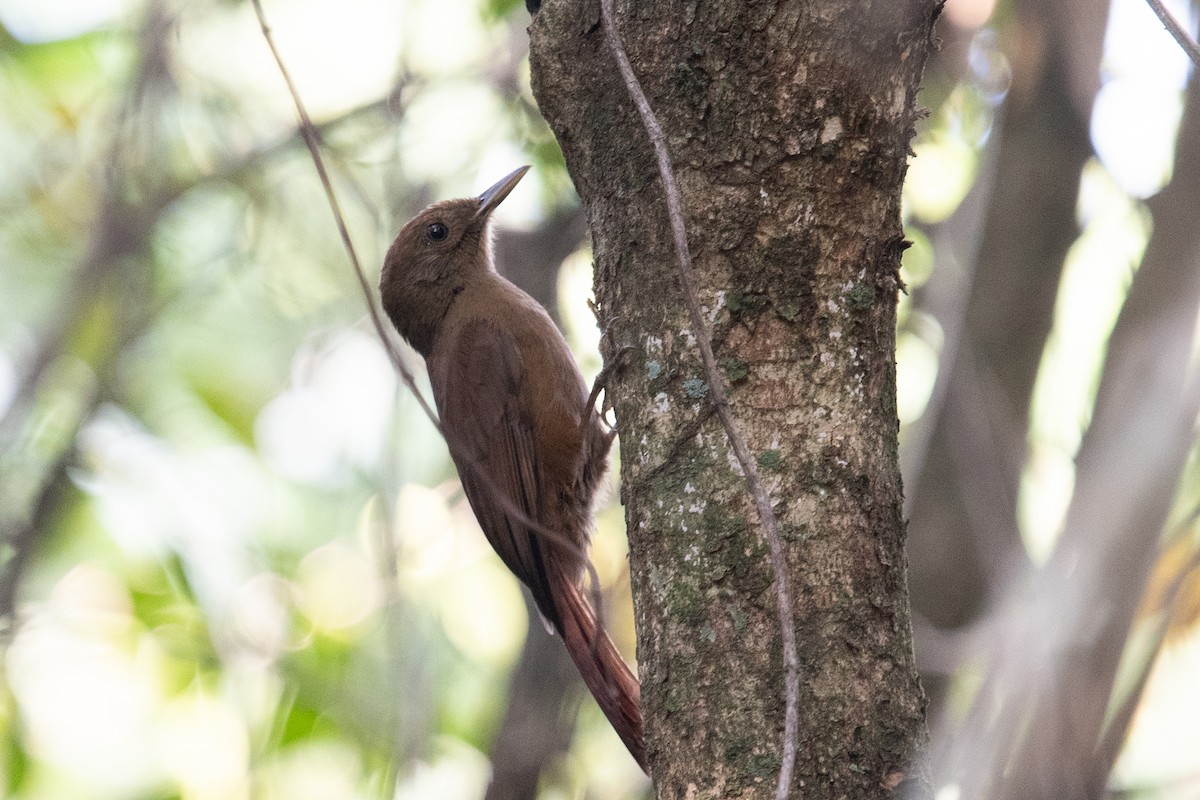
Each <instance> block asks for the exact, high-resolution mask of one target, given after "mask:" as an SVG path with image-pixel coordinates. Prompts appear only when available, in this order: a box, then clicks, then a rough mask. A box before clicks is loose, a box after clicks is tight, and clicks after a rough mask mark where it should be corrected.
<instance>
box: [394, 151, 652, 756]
mask: <svg viewBox="0 0 1200 800" xmlns="http://www.w3.org/2000/svg"><path fill="white" fill-rule="evenodd" d="M528 170H529V167H521V168H520V169H518V170H516V171H515V172H513V173H512V174H511V175H509V176H507V177H506V178H504V179H503V180H501V181H500V182H499V183H497V184H496V185H494V186H492V187H491V188H490V189H488V190H487V191H486V192H484V193H483V194H481V195H480V196H479V197H475V198H467V199H462V200H446V201H444V202H441V203H435V204H434V205H432V206H429V207H428V208H426V209H425V210H424V211H422V212H421V213H420V214H418V215H417V216H416V217H415V218H414V219H413V220H412V221H410V222H409V223H408V224H407V225H405V226H404V228H403V229H401V231H400V234H399V236H397V237H396V241H395V242H393V243H392V246H391V248H390V249H389V250H388V253H387V257H386V259H385V260H384V263H383V274H382V276H381V277H380V285H379V289H380V294H381V295H382V297H383V308H384V310H385V311H386V312H387V315H388V317H390V318H391V320H392V324H394V325H395V326H396V330H398V331H399V332H400V335H401V336H403V337H404V338H405V339H406V340H408V343H409V344H411V345H412V346H413V347H414V348H415V349H416V350H417V352H419V353H420V354H421V355H423V356H424V357H425V363H426V367H427V368H428V372H429V379H430V383H431V384H432V386H433V397H434V401H435V402H436V404H437V409H438V414H439V415H440V416H441V423H442V431H443V433H444V434H445V437H446V443H447V445H448V446H449V449H450V455H451V457H453V459H454V463H455V465H456V466H457V467H458V474H459V477H460V478H461V479H462V485H463V490H464V491H465V492H466V495H467V500H468V501H470V503H471V508H472V510H474V512H475V517H476V518H477V519H478V520H479V525H480V527H481V528H483V532H484V534H485V535H486V536H487V538H488V541H489V542H491V544H492V547H493V548H495V550H496V553H497V554H498V555H499V556H500V558H501V560H503V561H504V563H505V564H506V565H507V566H508V568H509V569H510V570H512V572H513V573H514V574H515V575H516V576H517V577H518V578H519V579H520V580H521V582H522V583H524V584H525V585H526V586H527V587H529V591H530V593H531V594H532V595H533V600H534V602H535V603H536V604H537V607H538V609H539V610H540V611H541V613H542V616H543V617H545V619H546V620H547V621H548V622H549V623H550V624H551V625H552V626H553V627H554V629H555V630H556V631H557V632H558V633H559V635H560V636H562V639H563V642H564V643H565V644H566V647H567V651H568V652H569V653H570V655H571V659H572V660H573V661H574V662H575V665H576V667H578V669H579V672H580V674H581V675H582V676H583V680H584V682H585V683H586V684H587V687H588V689H590V690H591V692H592V694H593V695H594V696H595V698H596V702H597V703H599V705H600V708H601V710H603V711H604V714H605V716H607V717H608V719H609V721H610V722H611V723H612V726H613V727H614V728H615V729H616V731H617V734H618V735H619V736H620V737H621V740H622V741H623V742H624V743H625V746H626V747H627V748H629V752H630V753H631V754H632V755H633V757H634V758H635V759H636V760H637V762H638V765H639V766H641V768H642V769H643V770H646V769H647V767H646V753H645V747H644V745H643V741H642V714H641V707H640V688H639V686H638V681H637V678H635V677H634V676H633V673H632V672H631V671H630V669H629V667H628V666H626V664H625V662H624V661H623V660H622V659H621V656H620V654H619V653H618V652H617V649H616V647H615V646H614V645H613V642H612V640H611V639H610V638H609V637H608V635H607V634H606V633H605V632H604V630H603V628H601V627H600V626H598V625H597V622H596V614H595V612H594V610H593V609H592V606H591V604H590V603H589V602H588V600H587V598H586V597H585V595H584V593H583V591H582V590H581V588H580V580H581V577H582V572H583V570H584V566H585V564H586V555H585V553H586V550H587V546H588V539H589V533H590V528H591V506H592V498H593V496H594V495H595V491H596V487H597V485H598V484H599V482H600V480H601V478H602V477H603V476H604V471H605V469H606V467H607V463H606V456H607V455H608V450H609V447H610V446H611V444H612V436H611V434H609V433H608V432H607V431H605V429H604V426H603V425H602V424H601V421H600V417H599V414H597V413H596V411H595V409H594V408H593V407H592V404H591V403H590V402H589V399H590V398H589V393H588V389H587V386H586V384H585V383H584V381H583V377H582V376H581V375H580V373H579V368H578V366H576V364H575V360H574V358H572V356H571V351H570V350H569V349H568V348H567V343H566V342H565V341H564V340H563V337H562V334H561V333H559V331H558V328H557V327H556V326H555V324H554V322H553V321H552V320H551V319H550V316H549V315H548V314H547V313H546V311H545V309H543V308H542V307H541V306H540V305H539V304H538V303H537V301H536V300H534V299H533V298H532V297H530V296H529V295H527V294H526V293H525V292H523V291H521V290H520V289H518V288H517V287H516V286H514V285H513V284H511V283H509V282H508V281H507V280H505V279H504V278H503V277H501V276H500V275H499V274H497V272H496V270H495V267H494V266H493V265H492V254H491V231H490V222H489V220H490V218H491V214H492V212H493V211H494V210H495V209H496V207H497V206H498V205H499V204H500V202H501V201H502V200H504V198H505V197H507V196H508V193H509V192H511V191H512V189H513V187H514V186H516V185H517V182H518V181H520V180H521V178H522V177H523V176H524V175H525V173H526V172H527V171H528Z"/></svg>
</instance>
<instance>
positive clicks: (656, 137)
mask: <svg viewBox="0 0 1200 800" xmlns="http://www.w3.org/2000/svg"><path fill="white" fill-rule="evenodd" d="M612 6H613V4H612V0H600V16H601V18H602V19H603V23H604V36H605V39H606V40H607V41H608V46H609V49H610V50H612V54H613V58H614V59H615V60H616V62H617V68H618V69H619V70H620V72H621V77H622V78H623V79H624V81H625V88H626V89H628V90H629V96H630V97H631V98H632V99H633V103H634V105H635V106H637V110H638V113H639V114H640V115H641V118H642V124H643V125H645V128H646V133H647V135H648V136H649V137H650V142H651V144H653V145H654V154H655V156H657V159H658V173H659V176H660V177H661V178H662V182H663V190H664V192H665V194H666V197H667V215H668V216H669V217H670V220H671V233H672V235H673V237H674V239H675V255H676V257H677V261H676V266H677V267H678V272H679V284H680V288H681V290H682V292H683V298H684V302H685V303H686V304H687V309H688V316H689V317H690V318H691V323H692V327H693V328H694V329H695V334H696V343H697V345H698V346H699V348H700V357H701V360H702V361H703V362H704V371H705V375H706V376H707V378H708V388H709V392H710V393H711V397H712V403H713V407H714V408H716V410H717V415H718V416H719V417H720V418H721V424H722V426H724V428H725V435H726V436H727V437H728V439H729V445H730V447H732V448H733V453H734V456H735V457H736V458H737V460H738V464H740V465H741V468H742V472H743V474H744V475H745V478H746V485H747V487H748V488H749V490H750V494H751V495H752V496H753V498H754V503H755V505H756V506H757V508H758V516H759V520H760V521H761V522H762V527H763V534H764V536H765V538H766V540H767V547H768V549H769V550H770V553H771V567H772V569H773V570H774V572H775V594H776V601H777V604H778V612H779V627H780V634H781V636H782V638H783V670H784V682H785V703H786V705H785V711H784V726H783V757H782V763H781V765H780V767H779V783H778V785H777V786H776V789H775V797H776V800H786V798H787V796H788V790H789V788H790V787H791V783H792V772H793V770H794V768H795V764H796V749H797V736H798V732H799V727H800V712H799V707H800V668H799V663H798V661H797V655H796V622H795V612H794V610H793V608H792V591H791V579H790V576H789V574H788V568H787V558H786V557H785V555H784V551H783V539H782V537H781V536H780V535H779V523H778V522H777V521H776V519H775V511H774V509H773V508H772V507H771V498H770V495H768V493H767V490H766V487H764V486H763V482H762V479H761V478H760V477H759V474H758V465H757V464H756V463H755V461H754V459H753V458H751V457H750V450H749V448H748V447H747V446H746V442H745V440H744V439H743V438H742V435H741V433H740V431H739V430H738V428H737V425H736V423H735V422H734V419H733V414H732V412H731V411H730V409H729V396H728V393H727V392H726V390H725V381H724V378H723V377H722V376H721V372H720V370H719V369H718V368H717V360H716V358H715V357H714V356H713V351H712V338H711V335H710V334H709V330H708V326H707V324H705V321H704V314H703V312H702V311H701V309H700V300H699V296H698V294H697V291H696V276H695V272H694V270H693V267H692V255H691V250H690V248H689V247H688V239H687V231H686V228H685V226H684V222H683V208H682V205H683V204H682V200H681V198H680V194H679V187H678V186H677V185H676V183H675V170H674V167H673V166H672V165H671V154H670V153H669V152H668V151H667V141H666V137H665V136H664V135H663V132H662V126H661V125H659V123H658V117H657V116H656V115H655V113H654V109H653V108H651V107H650V101H649V100H648V99H647V98H646V93H645V92H644V91H643V90H642V86H641V84H640V83H639V82H638V79H637V76H636V75H634V74H633V66H632V65H631V64H630V63H629V56H628V55H627V54H626V52H625V47H624V45H623V44H622V42H621V35H620V33H619V32H618V31H617V26H616V22H615V20H614V16H613V7H612Z"/></svg>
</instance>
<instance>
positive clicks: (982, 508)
mask: <svg viewBox="0 0 1200 800" xmlns="http://www.w3.org/2000/svg"><path fill="white" fill-rule="evenodd" d="M1106 9H1107V3H1087V4H1086V6H1085V5H1080V4H1074V5H1072V4H1046V3H1041V2H1038V1H1037V0H1021V2H1017V3H1016V5H1015V11H1016V20H1015V21H1014V23H1013V24H1012V26H1011V30H1012V34H1013V36H1014V37H1015V39H1016V41H1015V42H1014V43H1013V44H1012V46H1011V47H1010V48H1009V49H1010V50H1011V52H1012V61H1011V64H1012V71H1013V79H1012V83H1011V86H1010V89H1009V93H1008V96H1007V97H1006V99H1005V101H1004V105H1003V106H1002V107H1001V108H1000V109H998V110H997V113H996V121H995V123H994V128H993V131H992V142H991V143H989V145H988V147H987V151H986V152H985V153H984V155H983V163H982V165H981V169H980V176H979V177H978V178H977V185H976V188H975V189H973V190H972V192H971V194H969V195H968V197H967V199H966V200H965V201H964V202H963V204H962V206H961V207H960V210H959V212H958V213H957V214H956V216H955V217H952V218H951V220H950V221H949V222H948V223H946V224H945V225H943V226H942V228H941V229H940V230H939V231H938V232H937V233H938V236H937V239H936V244H937V246H938V249H937V251H936V254H935V258H936V262H935V272H934V278H933V280H931V281H930V282H929V283H928V284H926V286H924V287H922V288H921V289H920V290H919V291H918V292H917V293H916V294H915V295H914V303H915V304H917V305H919V306H920V307H921V308H922V310H925V309H926V308H928V311H929V312H930V313H933V314H934V315H935V316H936V318H937V321H938V322H939V324H941V326H942V330H943V332H944V334H945V339H944V341H945V344H944V346H943V349H942V353H941V358H940V360H939V365H938V377H937V379H936V382H935V384H934V390H933V393H932V395H931V397H930V403H929V406H928V408H927V409H926V412H925V415H924V416H923V418H922V419H921V420H920V421H919V422H918V423H917V425H916V427H915V428H914V429H913V430H912V431H911V435H910V436H909V438H908V439H907V440H906V445H905V449H906V452H905V454H904V462H903V467H904V468H905V470H906V472H905V487H906V489H907V492H906V494H907V497H906V504H907V508H906V511H907V512H908V514H909V517H910V522H909V527H908V531H909V538H908V552H909V563H910V570H911V571H910V582H909V585H910V591H911V596H912V603H913V606H914V608H915V609H916V610H917V611H919V612H920V613H921V614H922V615H923V616H924V617H925V618H926V619H928V620H929V622H930V623H932V624H934V625H938V626H940V627H943V628H958V627H962V626H965V625H969V624H970V623H971V622H972V621H973V620H975V619H976V618H977V617H978V616H979V615H980V614H981V613H984V612H985V611H986V610H987V609H988V608H989V607H990V606H991V605H993V604H994V603H995V602H996V601H997V600H998V599H999V598H1000V597H1001V596H1002V595H1003V593H1004V591H1005V589H1006V587H1007V585H1008V582H1009V581H1010V580H1011V578H1012V577H1013V575H1014V573H1019V572H1020V571H1021V570H1023V569H1024V568H1026V567H1027V566H1028V561H1027V557H1026V555H1025V550H1024V546H1023V544H1022V541H1021V538H1020V529H1019V525H1018V522H1017V498H1018V497H1019V494H1020V485H1021V473H1022V468H1023V466H1024V463H1025V457H1026V447H1027V422H1028V416H1029V407H1030V402H1031V398H1032V395H1033V389H1034V385H1035V381H1036V378H1037V374H1038V369H1039V367H1040V365H1041V360H1042V355H1043V352H1044V350H1045V344H1046V339H1047V336H1048V335H1049V332H1050V329H1051V326H1052V323H1053V315H1054V305H1055V300H1056V297H1057V295H1058V285H1059V278H1060V275H1061V273H1062V268H1063V263H1064V260H1065V257H1066V254H1067V251H1068V249H1069V248H1070V246H1071V244H1072V243H1073V242H1074V241H1075V239H1076V238H1077V236H1078V233H1079V229H1078V223H1077V220H1076V199H1077V195H1078V190H1079V177H1080V173H1081V171H1082V169H1083V165H1084V164H1085V163H1086V161H1087V159H1088V158H1089V157H1091V155H1092V153H1093V151H1092V146H1091V141H1090V138H1089V135H1088V120H1089V116H1090V109H1091V97H1090V96H1088V97H1086V99H1085V97H1084V95H1086V89H1085V88H1084V87H1086V86H1089V85H1090V84H1089V82H1088V81H1087V80H1086V78H1085V76H1086V75H1090V74H1097V75H1098V73H1099V57H1100V51H1101V47H1100V42H1102V41H1103V37H1104V30H1105V23H1106V20H1107V15H1106ZM972 222H976V224H978V225H979V226H980V229H979V230H978V232H977V233H974V234H972V233H971V232H969V231H961V230H957V228H958V226H959V225H970V224H971V223H972ZM951 237H953V239H952V240H951ZM973 237H978V240H977V241H973ZM948 240H951V241H948ZM951 242H952V243H953V245H954V247H953V249H949V250H948V248H947V247H946V245H947V244H950V243H951ZM943 283H945V284H948V285H941V284H943ZM930 688H932V689H933V690H934V691H932V692H931V700H932V701H933V704H934V706H935V708H936V706H937V705H938V701H939V696H940V695H939V693H938V692H937V691H936V689H937V687H936V686H935V685H934V686H931V687H930Z"/></svg>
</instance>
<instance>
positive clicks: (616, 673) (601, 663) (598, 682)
mask: <svg viewBox="0 0 1200 800" xmlns="http://www.w3.org/2000/svg"><path fill="white" fill-rule="evenodd" d="M550 572H551V581H552V583H553V584H554V586H553V590H554V600H555V604H556V605H557V607H558V614H559V617H560V619H561V620H562V630H561V631H560V633H561V635H562V638H563V643H564V644H566V646H567V652H568V653H570V655H571V660H572V661H574V662H575V666H576V668H578V670H579V674H580V675H581V676H583V682H584V683H585V684H587V687H588V689H590V690H591V692H592V695H593V696H594V697H595V698H596V702H597V703H598V704H599V706H600V710H601V711H603V712H604V716H606V717H608V721H609V722H610V723H612V726H613V728H614V729H615V730H616V732H617V735H618V736H620V737H621V741H622V742H624V743H625V747H627V748H628V749H629V753H630V755H632V756H633V758H634V760H635V761H637V763H638V766H639V767H641V768H642V770H643V771H644V772H645V773H646V774H647V775H649V774H650V769H649V768H648V767H647V765H646V745H645V742H644V740H643V738H642V704H641V687H640V686H639V685H638V679H637V678H636V677H634V675H633V672H632V671H631V670H630V669H629V666H628V665H627V664H626V663H625V660H624V659H622V658H621V654H620V653H618V652H617V647H616V645H615V644H613V640H612V639H610V638H609V636H608V634H607V633H606V632H605V631H604V630H603V629H602V628H599V627H598V626H597V625H596V613H595V611H593V609H592V606H591V603H589V602H588V601H587V598H586V597H584V595H583V593H582V592H581V591H580V589H579V587H578V586H576V585H575V581H573V580H572V579H571V578H569V577H567V576H565V575H562V573H561V572H560V571H559V570H555V569H551V570H550Z"/></svg>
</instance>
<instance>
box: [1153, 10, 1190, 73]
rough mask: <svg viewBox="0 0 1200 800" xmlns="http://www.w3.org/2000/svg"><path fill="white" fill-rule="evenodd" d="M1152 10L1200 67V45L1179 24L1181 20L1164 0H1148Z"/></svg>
mask: <svg viewBox="0 0 1200 800" xmlns="http://www.w3.org/2000/svg"><path fill="white" fill-rule="evenodd" d="M1146 3H1147V5H1149V6H1150V10H1151V11H1153V12H1154V14H1155V16H1157V17H1158V18H1159V19H1160V20H1161V21H1162V24H1163V25H1164V26H1165V27H1166V29H1167V32H1168V33H1170V34H1171V36H1172V37H1173V38H1174V39H1175V41H1176V42H1178V43H1179V46H1180V47H1182V48H1183V52H1185V53H1187V57H1188V58H1190V59H1191V60H1192V63H1193V64H1195V65H1196V66H1197V67H1200V45H1197V44H1196V41H1195V40H1194V39H1193V38H1192V37H1191V35H1189V34H1188V32H1187V29H1185V28H1184V27H1183V26H1182V25H1180V24H1179V21H1178V20H1177V19H1175V17H1174V16H1172V14H1171V12H1170V11H1167V7H1166V6H1164V5H1163V2H1162V0H1146Z"/></svg>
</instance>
